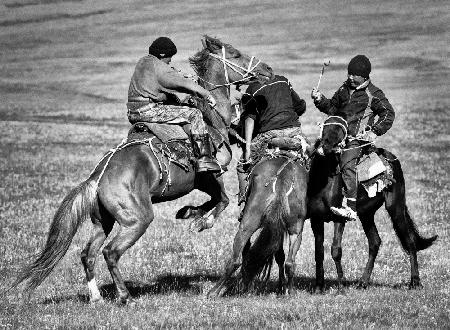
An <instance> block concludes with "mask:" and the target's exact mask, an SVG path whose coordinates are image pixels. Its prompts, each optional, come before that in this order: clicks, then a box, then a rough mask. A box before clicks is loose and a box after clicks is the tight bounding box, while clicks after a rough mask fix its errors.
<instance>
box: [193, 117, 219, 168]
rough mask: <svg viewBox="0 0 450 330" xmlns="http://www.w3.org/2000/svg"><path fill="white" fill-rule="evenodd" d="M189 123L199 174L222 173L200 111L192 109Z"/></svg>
mask: <svg viewBox="0 0 450 330" xmlns="http://www.w3.org/2000/svg"><path fill="white" fill-rule="evenodd" d="M189 121H190V123H191V141H192V147H193V149H194V155H195V157H197V172H221V171H222V168H221V167H220V165H219V163H218V162H217V160H216V159H215V158H214V157H213V155H212V152H211V142H210V138H209V134H208V130H207V129H206V124H205V122H204V121H203V116H202V113H201V112H200V110H198V109H195V108H192V112H191V114H190V116H189Z"/></svg>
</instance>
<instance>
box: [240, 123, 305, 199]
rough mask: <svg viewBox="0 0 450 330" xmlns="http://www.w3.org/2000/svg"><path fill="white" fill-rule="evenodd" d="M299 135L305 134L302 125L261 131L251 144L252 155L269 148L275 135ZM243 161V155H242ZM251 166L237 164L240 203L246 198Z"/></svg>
mask: <svg viewBox="0 0 450 330" xmlns="http://www.w3.org/2000/svg"><path fill="white" fill-rule="evenodd" d="M283 136H284V137H297V136H303V133H302V129H301V127H288V128H282V129H274V130H270V131H267V132H264V133H260V134H258V135H257V136H255V138H254V139H253V140H252V145H251V146H250V152H251V155H250V157H251V158H253V156H254V155H255V154H261V153H263V152H264V151H265V149H267V147H268V145H269V143H270V140H272V139H273V138H275V137H283ZM241 161H243V156H242V157H241ZM249 169H250V166H248V165H247V166H246V165H244V164H243V163H242V162H238V164H237V166H236V172H237V176H238V183H239V196H238V205H239V204H241V203H242V202H244V200H245V191H246V189H247V180H246V179H247V176H248V173H249Z"/></svg>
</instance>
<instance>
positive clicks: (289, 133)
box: [250, 126, 303, 155]
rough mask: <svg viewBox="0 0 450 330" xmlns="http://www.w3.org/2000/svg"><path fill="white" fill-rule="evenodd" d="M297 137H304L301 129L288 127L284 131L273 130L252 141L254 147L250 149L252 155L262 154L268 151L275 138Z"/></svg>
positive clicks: (259, 135)
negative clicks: (271, 141)
mask: <svg viewBox="0 0 450 330" xmlns="http://www.w3.org/2000/svg"><path fill="white" fill-rule="evenodd" d="M284 136H285V137H296V136H303V133H302V129H301V127H300V126H299V127H288V128H282V129H273V130H270V131H267V132H264V133H260V134H258V135H257V136H255V138H254V139H253V140H252V145H251V147H250V152H251V155H253V154H254V153H260V152H261V151H264V150H265V149H267V146H268V145H269V143H270V140H272V139H273V138H275V137H284Z"/></svg>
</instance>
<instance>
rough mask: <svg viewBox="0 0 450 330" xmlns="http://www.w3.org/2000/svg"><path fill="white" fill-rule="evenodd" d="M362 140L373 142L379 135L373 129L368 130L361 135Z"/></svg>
mask: <svg viewBox="0 0 450 330" xmlns="http://www.w3.org/2000/svg"><path fill="white" fill-rule="evenodd" d="M359 138H360V139H361V140H364V141H367V142H373V141H375V139H376V138H377V135H376V134H375V133H374V132H372V131H366V132H365V133H364V134H363V135H361V136H360V137H359Z"/></svg>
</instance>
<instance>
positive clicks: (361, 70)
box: [348, 55, 372, 78]
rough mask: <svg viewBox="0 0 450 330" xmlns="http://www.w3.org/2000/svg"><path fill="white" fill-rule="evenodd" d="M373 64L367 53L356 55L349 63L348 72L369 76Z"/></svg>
mask: <svg viewBox="0 0 450 330" xmlns="http://www.w3.org/2000/svg"><path fill="white" fill-rule="evenodd" d="M371 69H372V66H371V64H370V61H369V59H368V58H367V56H365V55H356V56H355V57H353V58H352V59H351V60H350V63H348V74H351V75H355V76H361V77H364V78H369V74H370V71H371Z"/></svg>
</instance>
